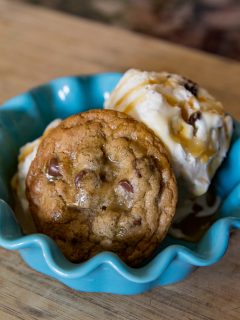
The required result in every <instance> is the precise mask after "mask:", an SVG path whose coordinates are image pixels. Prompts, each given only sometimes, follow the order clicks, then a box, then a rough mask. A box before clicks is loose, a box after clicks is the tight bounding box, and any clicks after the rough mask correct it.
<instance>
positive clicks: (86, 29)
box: [0, 0, 240, 320]
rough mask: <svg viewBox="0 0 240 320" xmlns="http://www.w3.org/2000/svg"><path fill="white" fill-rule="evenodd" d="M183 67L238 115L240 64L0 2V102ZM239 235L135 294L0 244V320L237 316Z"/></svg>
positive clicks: (239, 310)
mask: <svg viewBox="0 0 240 320" xmlns="http://www.w3.org/2000/svg"><path fill="white" fill-rule="evenodd" d="M129 67H138V68H141V69H146V70H156V71H157V70H167V71H173V72H178V73H182V74H184V75H185V76H187V77H190V78H192V79H194V80H196V81H197V82H199V83H200V84H202V85H203V86H205V87H207V88H208V89H209V90H210V91H211V92H212V93H213V94H214V95H216V96H217V97H218V98H219V99H221V100H222V102H223V103H224V105H225V108H226V109H227V110H228V111H229V112H231V113H232V114H233V115H234V116H235V117H237V118H239V119H240V65H239V64H238V63H236V62H234V61H230V60H225V59H220V58H216V57H214V56H210V55H206V54H203V53H200V52H196V51H192V50H189V49H186V48H181V47H178V46H175V45H172V44H169V43H166V42H161V41H156V40H154V39H151V38H148V37H144V36H140V35H136V34H133V33H130V32H128V31H125V30H120V29H117V28H112V27H107V26H104V25H101V24H97V23H93V22H89V21H87V20H83V19H78V18H74V17H71V16H67V15H64V14H60V13H56V12H53V11H50V10H46V9H39V8H38V7H31V6H29V5H23V4H22V3H19V2H18V1H13V0H0V103H2V102H3V101H4V100H6V99H8V98H10V97H12V96H14V95H17V94H19V93H21V92H23V91H25V90H28V89H29V88H30V87H33V86H36V85H38V84H40V83H43V82H45V81H48V80H50V79H52V78H56V77H59V76H64V75H72V74H82V73H95V72H102V71H110V70H125V69H127V68H129ZM239 249H240V233H239V232H236V233H235V234H234V235H233V236H232V238H231V240H230V244H229V250H228V252H227V254H226V256H225V257H224V258H223V259H222V260H221V262H220V263H218V264H216V265H214V266H212V267H206V268H200V269H198V270H197V271H196V272H195V273H194V274H192V275H191V276H190V277H189V278H188V279H187V280H185V281H183V282H181V283H178V284H175V285H171V286H168V287H164V288H163V287H159V288H156V289H154V290H152V291H151V292H148V293H145V294H142V295H138V296H130V297H128V296H116V295H110V294H97V293H79V292H76V291H73V290H71V289H69V288H67V287H65V286H64V285H62V284H60V283H59V282H57V281H55V280H53V279H50V278H48V277H45V276H43V275H41V274H38V273H37V272H35V271H33V270H31V269H29V268H28V267H27V266H26V265H25V264H24V262H23V261H22V260H21V258H20V257H19V256H18V254H17V253H15V252H9V251H6V250H3V249H0V319H1V320H16V319H46V320H48V319H63V320H70V319H74V320H75V319H106V320H108V319H129V320H133V319H146V320H147V319H163V320H165V319H166V320H170V319H171V320H172V319H174V320H175V319H176V320H178V319H192V320H197V319H202V320H207V319H220V320H221V319H224V320H225V319H226V320H228V319H234V320H236V319H240V250H239Z"/></svg>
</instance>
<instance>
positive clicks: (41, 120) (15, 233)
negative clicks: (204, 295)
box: [0, 73, 240, 294]
mask: <svg viewBox="0 0 240 320" xmlns="http://www.w3.org/2000/svg"><path fill="white" fill-rule="evenodd" d="M120 77H121V74H119V73H105V74H97V75H90V76H80V77H68V78H60V79H56V80H53V81H51V82H49V83H47V84H45V85H42V86H40V87H37V88H35V89H32V90H30V91H29V92H27V93H24V94H22V95H19V96H17V97H15V98H13V99H10V100H9V101H7V102H6V103H4V104H3V105H2V106H1V107H0V150H1V153H0V199H1V200H0V245H1V246H2V247H3V248H5V249H8V250H17V251H19V253H20V255H21V256H22V258H23V259H24V260H25V262H26V263H27V264H28V265H29V266H30V267H31V268H33V269H35V270H37V271H39V272H41V273H43V274H46V275H48V276H50V277H53V278H55V279H57V280H58V281H61V282H62V283H64V284H65V285H67V286H69V287H71V288H73V289H76V290H79V291H88V292H93V291H95V292H110V293H116V294H138V293H141V292H144V291H147V290H149V289H151V288H154V287H156V286H159V285H167V284H172V283H175V282H178V281H181V280H183V279H185V278H186V277H187V276H188V275H189V274H190V273H191V272H192V271H193V270H195V269H196V267H199V266H209V265H212V264H213V263H216V262H217V261H219V260H220V259H221V258H222V257H223V255H224V253H225V252H226V250H227V247H228V242H229V237H230V231H231V228H238V229H239V228H240V124H238V123H237V122H236V121H235V130H234V137H233V139H232V144H231V148H230V151H229V153H228V156H227V158H226V160H225V162H224V163H223V165H222V166H221V168H220V169H219V171H218V173H217V175H216V177H215V179H214V182H213V183H214V184H215V187H216V190H217V193H218V194H219V195H220V196H221V198H222V205H221V208H220V210H219V212H218V216H217V219H216V221H215V223H213V224H212V226H211V227H210V229H209V230H208V231H207V232H206V233H205V235H204V236H203V238H202V239H201V240H200V241H199V242H198V243H190V242H185V241H180V240H176V239H173V238H171V237H169V236H168V237H167V238H166V239H165V240H164V241H163V242H162V243H161V245H160V246H159V248H158V250H157V252H156V253H155V255H154V257H153V258H152V259H151V260H149V262H148V263H146V264H145V265H144V266H142V267H140V268H137V269H133V268H130V267H128V266H127V265H126V264H125V263H123V262H122V261H121V260H120V258H118V256H116V255H115V254H114V253H111V252H102V253H100V254H98V255H96V256H95V257H93V258H91V259H89V260H88V261H86V262H83V263H79V264H73V263H71V262H69V261H67V260H66V259H65V258H64V256H63V255H62V253H61V252H60V250H59V249H58V247H57V245H56V244H55V242H54V241H53V240H51V239H50V238H49V237H47V236H45V235H43V234H32V235H24V234H23V233H22V231H21V228H20V226H19V225H18V224H17V222H16V220H15V216H14V213H13V211H12V209H11V207H10V198H11V197H10V179H11V177H12V176H13V175H14V173H15V171H16V167H17V155H18V150H19V148H20V147H21V146H22V145H23V144H25V143H26V142H29V141H32V140H33V139H35V138H37V137H39V136H40V135H41V134H42V132H43V130H44V128H45V127H46V126H47V124H48V123H49V122H50V121H52V120H53V119H55V118H65V117H67V116H69V115H71V114H73V113H78V112H81V111H86V110H88V109H91V108H102V105H103V100H104V94H105V93H106V92H110V91H112V89H113V88H114V86H115V85H116V83H117V82H118V80H119V79H120Z"/></svg>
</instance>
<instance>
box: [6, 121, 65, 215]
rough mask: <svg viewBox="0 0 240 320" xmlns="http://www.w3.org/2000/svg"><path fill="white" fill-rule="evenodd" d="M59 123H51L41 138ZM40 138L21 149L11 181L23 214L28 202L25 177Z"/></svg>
mask: <svg viewBox="0 0 240 320" xmlns="http://www.w3.org/2000/svg"><path fill="white" fill-rule="evenodd" d="M60 122H61V120H60V119H56V120H54V121H52V122H51V123H50V124H49V125H48V126H47V127H46V129H45V131H44V133H43V136H42V137H44V136H46V135H47V134H48V133H49V132H50V130H51V129H52V128H55V127H56V126H57V125H58V124H59V123H60ZM42 137H40V138H38V139H36V140H34V141H32V142H29V143H27V144H25V145H24V146H23V147H22V148H21V149H20V153H19V157H18V170H17V173H16V174H15V176H14V177H13V179H12V187H13V189H14V191H15V193H16V195H17V198H18V200H19V201H20V205H21V207H22V210H23V214H27V213H28V201H27V198H26V194H25V190H26V177H27V174H28V171H29V168H30V166H31V163H32V161H33V159H34V158H35V156H36V153H37V150H38V146H39V144H40V142H41V139H42Z"/></svg>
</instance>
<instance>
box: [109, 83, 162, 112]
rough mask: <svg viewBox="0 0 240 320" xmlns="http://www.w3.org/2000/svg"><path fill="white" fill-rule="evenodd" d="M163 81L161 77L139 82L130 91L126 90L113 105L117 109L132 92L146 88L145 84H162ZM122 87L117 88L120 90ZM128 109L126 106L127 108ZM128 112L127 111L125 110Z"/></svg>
mask: <svg viewBox="0 0 240 320" xmlns="http://www.w3.org/2000/svg"><path fill="white" fill-rule="evenodd" d="M125 83H126V81H124V82H123V83H122V84H121V86H120V87H122V86H123V85H125ZM161 83H163V81H162V82H161V81H160V79H158V80H151V79H148V80H146V81H144V82H142V83H140V84H138V85H137V86H136V87H133V88H132V89H130V90H128V92H126V93H125V94H124V95H123V96H122V97H121V98H120V99H118V100H117V101H116V103H115V104H114V105H113V108H114V109H116V108H118V107H119V106H120V105H121V104H122V103H123V102H124V101H126V99H127V98H128V97H129V96H131V94H132V93H134V92H136V91H138V90H140V89H142V88H144V86H146V85H150V84H161ZM120 87H119V88H117V90H120ZM125 110H126V108H125ZM124 112H126V111H124Z"/></svg>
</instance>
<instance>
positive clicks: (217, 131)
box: [104, 69, 232, 196]
mask: <svg viewBox="0 0 240 320" xmlns="http://www.w3.org/2000/svg"><path fill="white" fill-rule="evenodd" d="M104 107H105V108H106V109H113V110H117V111H122V112H125V113H127V114H129V115H131V116H132V117H134V118H135V119H137V120H139V121H142V122H144V123H145V124H146V125H147V126H148V127H149V128H151V129H152V130H153V131H154V132H155V134H156V135H157V136H158V137H159V138H160V139H161V140H162V141H163V143H164V144H165V146H166V148H167V149H168V151H169V155H170V158H171V160H172V165H173V168H174V171H175V174H176V176H177V178H178V179H179V181H181V183H183V184H184V185H186V186H187V188H188V190H189V192H190V193H192V194H193V195H195V196H200V195H203V194H204V193H206V191H207V190H208V187H209V185H210V182H211V179H212V177H213V176H214V174H215V172H216V170H217V169H218V167H219V166H220V164H221V163H222V161H223V159H224V157H225V156H226V153H227V150H228V148H229V145H230V141H231V136H232V118H231V117H230V116H229V115H227V114H226V113H225V112H224V109H223V106H222V104H221V103H220V102H219V101H217V100H216V99H215V98H214V97H213V96H212V95H210V94H209V93H208V91H207V90H205V89H203V88H201V87H200V86H198V85H197V84H196V83H194V82H193V81H191V80H188V79H187V78H185V77H183V76H180V75H177V74H171V73H167V72H147V71H140V70H135V69H130V70H128V71H127V72H126V73H125V74H124V75H123V77H122V78H121V79H120V81H119V83H118V84H117V86H116V88H115V89H114V90H113V92H112V93H111V94H110V95H109V96H108V97H106V100H105V104H104Z"/></svg>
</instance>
